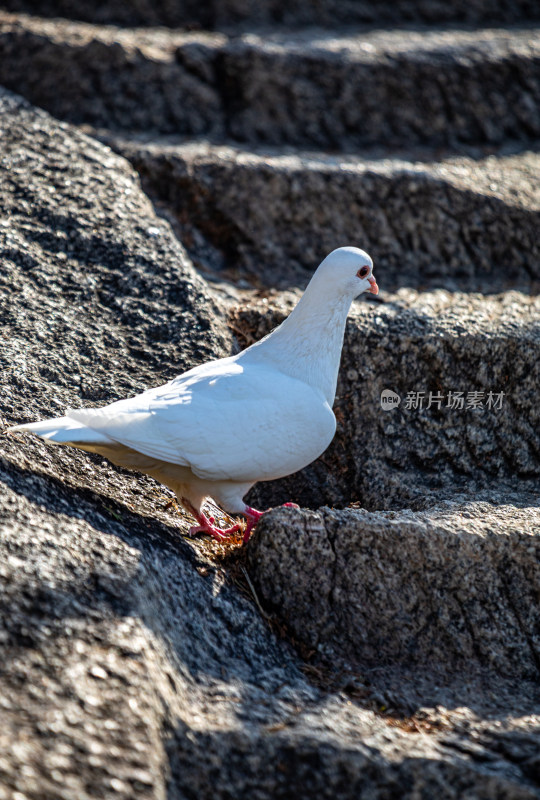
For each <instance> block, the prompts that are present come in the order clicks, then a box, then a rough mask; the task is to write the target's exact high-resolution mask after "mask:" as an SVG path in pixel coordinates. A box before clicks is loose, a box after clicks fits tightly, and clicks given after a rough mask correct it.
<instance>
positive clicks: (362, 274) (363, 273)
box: [356, 267, 369, 278]
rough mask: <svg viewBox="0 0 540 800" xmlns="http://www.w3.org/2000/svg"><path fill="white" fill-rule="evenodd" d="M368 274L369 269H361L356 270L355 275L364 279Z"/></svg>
mask: <svg viewBox="0 0 540 800" xmlns="http://www.w3.org/2000/svg"><path fill="white" fill-rule="evenodd" d="M368 272H369V267H362V268H361V269H359V270H358V272H357V273H356V274H357V275H358V277H359V278H365V277H366V275H367V274H368Z"/></svg>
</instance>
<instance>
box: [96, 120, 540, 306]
mask: <svg viewBox="0 0 540 800" xmlns="http://www.w3.org/2000/svg"><path fill="white" fill-rule="evenodd" d="M104 138H105V139H106V140H107V141H108V142H109V143H110V144H111V145H112V146H113V147H114V148H115V149H117V150H118V151H119V152H120V153H122V154H123V155H125V156H126V157H127V158H129V159H130V160H131V162H132V163H133V165H134V166H135V168H136V169H137V171H138V172H139V174H140V175H141V178H142V182H143V186H144V188H145V190H146V192H147V193H148V194H149V195H150V196H151V197H152V198H153V199H154V201H155V202H156V203H157V204H158V205H160V206H161V207H162V208H164V209H166V210H168V211H169V213H170V215H171V218H172V219H173V221H174V222H175V226H176V229H177V234H178V235H179V237H180V239H181V240H182V241H183V242H184V244H185V245H186V246H187V248H188V250H189V251H190V254H191V256H192V258H194V260H195V261H196V262H197V263H198V265H199V267H200V268H201V269H203V270H206V271H208V270H212V269H213V270H217V271H218V272H219V271H222V270H225V271H227V270H228V271H229V273H230V274H233V273H234V272H235V271H238V270H240V272H241V273H244V274H245V275H247V276H248V277H250V278H252V279H254V280H255V281H256V282H258V283H259V284H260V283H262V284H263V285H267V286H271V287H279V286H281V287H286V286H290V285H295V284H296V285H303V284H304V283H305V281H306V280H307V279H308V277H309V276H310V275H311V272H312V270H313V267H314V265H315V264H317V263H318V261H319V260H321V258H322V257H323V256H324V255H325V254H326V253H327V252H330V251H331V250H332V249H334V248H335V247H339V246H342V245H343V244H346V243H353V244H356V245H358V246H360V247H363V248H364V249H365V250H367V251H368V252H369V253H370V254H371V255H372V257H373V258H374V260H375V263H376V271H377V277H378V278H379V282H380V284H381V287H382V288H384V289H385V290H387V291H393V290H395V289H396V288H399V287H400V286H410V287H414V288H416V289H418V288H421V287H422V288H429V287H441V286H445V287H446V288H448V289H451V290H453V291H466V290H471V291H484V292H488V293H493V292H500V291H503V290H505V289H508V288H521V289H522V290H523V291H534V290H535V289H536V290H537V289H538V287H540V244H539V239H538V231H539V229H540V189H539V182H538V173H539V171H540V156H539V155H538V153H536V152H518V153H514V154H512V155H491V156H484V157H481V156H480V155H477V157H476V158H472V157H446V158H443V159H440V160H438V161H436V160H434V159H435V157H436V154H435V153H433V152H431V153H426V152H425V151H424V152H416V153H412V154H404V155H403V156H401V157H396V156H394V157H389V156H387V155H385V153H384V152H382V151H380V152H379V153H375V154H371V156H369V155H368V154H366V155H365V157H363V158H359V157H352V156H350V157H347V156H339V157H338V156H327V155H324V154H322V153H313V152H312V153H306V152H304V153H300V152H299V153H292V152H290V153H283V152H279V151H275V150H270V151H268V150H267V151H262V150H258V151H253V150H251V151H248V150H245V149H239V148H235V147H231V146H212V145H209V144H208V143H207V142H188V143H185V144H178V143H175V142H174V141H170V140H166V139H165V140H161V141H148V142H146V143H145V142H137V141H136V140H134V139H131V140H130V139H127V138H120V137H111V136H105V137H104ZM407 156H408V157H407ZM254 197H256V198H257V202H253V198H254Z"/></svg>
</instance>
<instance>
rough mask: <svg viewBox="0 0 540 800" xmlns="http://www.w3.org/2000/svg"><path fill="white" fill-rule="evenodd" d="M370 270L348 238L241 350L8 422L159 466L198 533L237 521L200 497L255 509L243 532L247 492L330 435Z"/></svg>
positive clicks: (238, 509) (319, 449) (305, 459)
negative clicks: (137, 390)
mask: <svg viewBox="0 0 540 800" xmlns="http://www.w3.org/2000/svg"><path fill="white" fill-rule="evenodd" d="M372 270H373V262H372V260H371V258H370V257H369V256H368V255H367V253H365V252H364V251H363V250H359V249H358V248H357V247H340V248H339V249H337V250H334V251H333V252H332V253H330V255H329V256H327V258H325V259H324V261H323V262H322V263H321V265H320V266H319V268H318V269H317V271H316V272H315V274H314V275H313V277H312V279H311V281H310V283H309V285H308V287H307V289H306V291H305V292H304V294H303V296H302V297H301V299H300V301H299V303H298V304H297V306H296V307H295V308H294V310H293V311H292V313H291V314H290V316H289V317H288V318H287V319H286V320H285V321H284V322H282V324H281V325H280V326H279V327H278V328H276V329H275V330H273V331H272V332H271V333H269V334H268V336H265V337H264V339H261V341H259V342H256V343H255V344H253V345H251V347H248V348H247V349H246V350H243V351H242V352H241V353H239V354H238V355H235V356H230V357H229V358H222V359H219V360H218V361H210V362H209V363H207V364H201V366H199V367H195V368H194V369H190V370H189V371H188V372H185V373H184V374H183V375H179V376H178V377H177V378H173V380H171V381H169V382H168V383H166V384H164V385H163V386H158V387H156V388H155V389H148V390H147V391H145V392H143V393H142V394H138V395H136V397H130V398H127V399H126V400H118V401H117V402H115V403H111V404H110V405H108V406H105V407H104V408H83V409H77V410H68V411H67V412H66V416H64V417H57V418H55V419H49V420H44V421H43V422H33V423H28V424H23V425H15V426H14V427H12V428H10V429H9V431H31V432H32V433H35V434H37V435H38V436H40V437H41V438H42V439H45V441H47V442H50V443H52V444H63V445H69V446H70V447H77V448H79V449H80V450H86V451H89V452H91V453H99V454H100V455H102V456H105V457H106V458H108V459H109V460H110V461H112V462H113V463H114V464H118V465H119V466H121V467H127V468H128V469H133V470H137V471H139V472H144V473H146V474H148V475H151V476H152V477H154V478H156V479H157V480H158V481H160V482H161V483H163V484H165V485H166V486H168V487H170V488H171V489H172V490H173V492H174V493H175V494H176V496H177V498H178V501H179V502H180V503H181V505H182V506H183V507H184V508H185V509H186V510H187V511H189V512H190V513H191V514H192V515H193V516H194V517H195V519H196V520H197V522H198V525H196V526H194V527H193V528H191V529H190V534H191V535H193V534H195V533H199V532H203V533H208V534H210V535H211V536H213V537H214V538H216V539H220V540H221V539H225V538H226V537H227V536H228V535H230V534H231V533H233V532H235V531H237V530H239V527H240V526H239V525H235V526H234V527H232V528H228V529H226V530H225V529H222V528H218V527H217V526H216V525H215V524H214V522H215V520H214V519H213V518H212V517H210V518H209V517H207V516H205V514H204V513H203V511H202V506H203V503H204V501H205V499H206V498H207V497H212V498H213V499H214V500H215V501H216V502H217V503H218V504H219V505H220V506H221V507H222V508H224V509H225V510H226V511H227V512H228V513H229V514H231V515H237V514H242V515H244V516H245V517H246V518H247V526H246V531H245V535H244V541H247V539H248V538H249V535H250V532H251V530H252V528H253V526H254V525H255V524H256V523H257V522H258V520H259V519H260V517H261V516H262V513H263V512H261V511H257V510H256V509H254V508H250V507H249V506H247V505H246V504H245V503H244V501H243V497H244V496H245V495H246V493H247V492H248V491H249V489H251V487H252V486H253V485H254V484H255V483H257V481H270V480H274V479H275V478H282V477H284V476H285V475H290V474H291V473H293V472H296V471H297V470H300V469H302V468H303V467H305V466H307V465H308V464H309V463H311V462H312V461H314V460H315V459H316V458H318V457H319V456H320V455H321V454H322V453H323V452H324V451H325V450H326V448H327V447H328V445H329V444H330V442H331V441H332V439H333V438H334V434H335V431H336V418H335V416H334V412H333V411H332V405H333V403H334V397H335V392H336V384H337V376H338V369H339V362H340V357H341V349H342V346H343V335H344V331H345V321H346V318H347V314H348V312H349V309H350V306H351V303H352V301H353V300H354V298H355V297H357V296H358V295H359V294H361V293H362V292H365V291H369V292H371V293H372V294H378V292H379V289H378V286H377V283H376V281H375V278H374V277H373V274H372ZM286 505H292V504H286Z"/></svg>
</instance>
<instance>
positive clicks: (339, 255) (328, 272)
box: [315, 247, 379, 299]
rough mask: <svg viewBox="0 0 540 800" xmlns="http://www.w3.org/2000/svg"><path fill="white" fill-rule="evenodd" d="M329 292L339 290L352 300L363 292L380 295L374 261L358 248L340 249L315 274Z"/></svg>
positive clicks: (332, 253)
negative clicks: (375, 276)
mask: <svg viewBox="0 0 540 800" xmlns="http://www.w3.org/2000/svg"><path fill="white" fill-rule="evenodd" d="M315 275H316V276H317V279H318V281H317V282H319V280H320V281H321V283H323V282H324V284H325V285H326V286H327V288H328V290H330V289H331V287H332V290H333V292H334V291H336V290H338V291H339V292H340V294H345V295H350V297H351V299H353V298H355V297H358V295H359V294H362V292H370V293H371V294H379V287H378V286H377V281H376V280H375V278H374V277H373V261H372V260H371V258H370V257H369V256H368V254H367V253H365V252H364V251H363V250H360V249H359V248H358V247H338V249H337V250H333V251H332V252H331V253H330V254H329V255H328V256H326V258H325V259H324V261H323V262H322V263H321V264H320V266H319V268H318V270H317V272H316V273H315Z"/></svg>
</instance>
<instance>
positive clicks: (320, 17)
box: [2, 0, 539, 28]
mask: <svg viewBox="0 0 540 800" xmlns="http://www.w3.org/2000/svg"><path fill="white" fill-rule="evenodd" d="M2 5H3V6H4V8H7V9H8V10H10V11H19V12H21V11H23V12H27V13H31V14H42V15H44V16H53V17H70V18H74V19H82V20H86V21H87V22H96V23H114V24H119V25H130V26H132V25H172V26H173V27H177V26H186V25H197V26H198V25H201V26H203V27H205V28H213V27H221V26H224V25H225V26H226V25H235V26H236V25H238V24H239V23H244V24H246V25H247V24H250V25H253V24H255V25H261V24H268V23H270V24H272V25H276V24H277V25H286V26H295V25H324V26H325V27H330V28H332V27H334V26H335V25H339V24H344V25H354V24H359V23H360V24H362V23H379V24H381V23H386V24H392V25H395V24H397V23H399V22H411V21H417V22H418V21H420V22H446V21H455V22H468V23H479V22H485V23H487V24H490V25H493V24H497V23H500V22H506V23H508V22H519V21H530V20H532V19H538V17H539V11H538V6H537V4H536V3H535V2H534V0H458V2H456V1H455V0H454V2H452V3H446V2H439V0H383V1H382V2H381V0H364V2H358V0H323V1H322V2H317V3H316V4H314V3H312V2H309V0H296V2H294V3H285V2H283V0H220V2H218V1H217V0H212V1H210V0H208V2H204V3H201V2H198V0H158V2H150V0H131V2H129V3H126V2H124V0H98V1H97V2H94V3H91V4H89V3H86V2H84V0H3V3H2Z"/></svg>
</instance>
